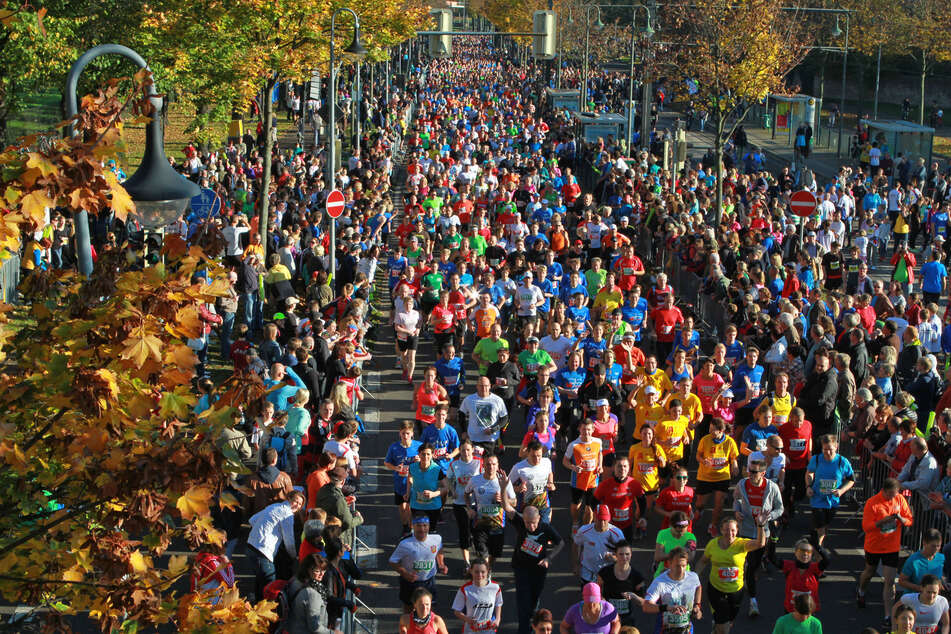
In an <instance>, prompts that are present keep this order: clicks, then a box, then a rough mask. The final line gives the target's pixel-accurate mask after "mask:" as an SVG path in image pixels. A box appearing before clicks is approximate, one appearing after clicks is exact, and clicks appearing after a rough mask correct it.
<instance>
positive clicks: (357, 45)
mask: <svg viewBox="0 0 951 634" xmlns="http://www.w3.org/2000/svg"><path fill="white" fill-rule="evenodd" d="M343 52H344V53H347V54H348V55H353V56H354V57H359V58H362V57H364V56H365V55H366V54H367V49H365V48H364V47H363V44H362V43H361V42H360V23H359V22H358V23H357V24H355V25H354V27H353V41H352V42H350V46H348V47H347V48H345V49H343Z"/></svg>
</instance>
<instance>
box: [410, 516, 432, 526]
mask: <svg viewBox="0 0 951 634" xmlns="http://www.w3.org/2000/svg"><path fill="white" fill-rule="evenodd" d="M413 524H429V516H428V515H424V514H420V515H417V516H416V517H414V518H413Z"/></svg>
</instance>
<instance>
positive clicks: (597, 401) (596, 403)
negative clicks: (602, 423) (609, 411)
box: [594, 398, 611, 407]
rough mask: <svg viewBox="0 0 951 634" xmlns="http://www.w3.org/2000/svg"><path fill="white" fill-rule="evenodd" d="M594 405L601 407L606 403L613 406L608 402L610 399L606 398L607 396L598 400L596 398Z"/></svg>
mask: <svg viewBox="0 0 951 634" xmlns="http://www.w3.org/2000/svg"><path fill="white" fill-rule="evenodd" d="M594 405H595V407H601V406H602V405H605V406H607V407H610V406H611V404H610V403H608V399H606V398H599V399H598V400H596V401H595V402H594Z"/></svg>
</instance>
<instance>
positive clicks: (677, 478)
mask: <svg viewBox="0 0 951 634" xmlns="http://www.w3.org/2000/svg"><path fill="white" fill-rule="evenodd" d="M686 479H687V476H674V480H686Z"/></svg>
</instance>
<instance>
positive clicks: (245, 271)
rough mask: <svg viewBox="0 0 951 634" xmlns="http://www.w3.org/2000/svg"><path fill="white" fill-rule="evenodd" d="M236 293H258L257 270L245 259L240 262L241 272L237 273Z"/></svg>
mask: <svg viewBox="0 0 951 634" xmlns="http://www.w3.org/2000/svg"><path fill="white" fill-rule="evenodd" d="M238 292H239V293H245V294H246V293H257V292H258V270H257V268H256V267H254V266H253V265H252V264H251V263H250V262H249V261H248V260H247V259H244V260H242V261H241V271H240V272H239V273H238Z"/></svg>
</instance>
